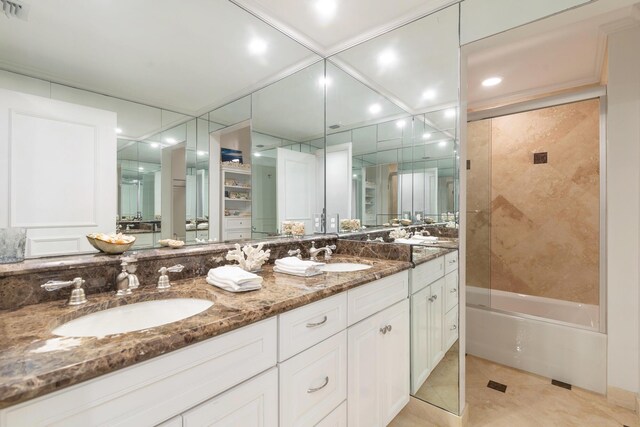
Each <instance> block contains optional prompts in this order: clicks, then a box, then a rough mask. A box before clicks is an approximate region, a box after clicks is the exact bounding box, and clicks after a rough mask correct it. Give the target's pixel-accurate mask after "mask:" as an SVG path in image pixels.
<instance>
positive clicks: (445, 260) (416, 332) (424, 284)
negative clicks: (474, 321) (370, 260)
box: [410, 251, 459, 393]
mask: <svg viewBox="0 0 640 427" xmlns="http://www.w3.org/2000/svg"><path fill="white" fill-rule="evenodd" d="M457 268H458V252H457V251H454V252H450V253H448V254H446V255H445V256H441V257H439V258H436V259H435V260H432V261H429V262H427V263H425V264H422V265H420V266H418V267H417V268H415V269H414V270H412V271H411V275H410V282H411V284H410V287H411V290H412V295H411V392H412V393H416V392H417V391H418V390H419V389H420V387H421V386H422V384H423V383H424V381H425V380H426V379H427V377H428V376H429V374H431V372H432V371H433V369H434V368H435V367H436V366H437V365H438V363H440V361H441V360H442V358H443V357H444V355H445V353H446V352H447V351H448V350H449V348H450V347H451V346H452V345H453V343H455V341H456V340H457V339H458V293H459V292H458V269H457ZM445 274H446V275H445Z"/></svg>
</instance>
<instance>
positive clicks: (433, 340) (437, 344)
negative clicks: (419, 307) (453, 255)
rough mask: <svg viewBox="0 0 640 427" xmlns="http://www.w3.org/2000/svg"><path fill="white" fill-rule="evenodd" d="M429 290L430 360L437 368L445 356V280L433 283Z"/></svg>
mask: <svg viewBox="0 0 640 427" xmlns="http://www.w3.org/2000/svg"><path fill="white" fill-rule="evenodd" d="M429 288H430V289H431V297H430V298H429V306H430V307H431V308H430V310H429V360H430V364H431V366H432V367H435V366H436V365H437V364H438V363H439V362H440V360H442V357H443V356H444V345H445V343H444V329H443V328H444V278H442V279H440V280H438V281H436V282H433V283H432V284H431V285H430V286H429Z"/></svg>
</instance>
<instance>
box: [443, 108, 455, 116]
mask: <svg viewBox="0 0 640 427" xmlns="http://www.w3.org/2000/svg"><path fill="white" fill-rule="evenodd" d="M444 116H445V117H455V116H456V109H455V108H449V109H448V110H444Z"/></svg>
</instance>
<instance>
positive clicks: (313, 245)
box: [311, 241, 316, 249]
mask: <svg viewBox="0 0 640 427" xmlns="http://www.w3.org/2000/svg"><path fill="white" fill-rule="evenodd" d="M315 248H316V242H315V241H311V249H315Z"/></svg>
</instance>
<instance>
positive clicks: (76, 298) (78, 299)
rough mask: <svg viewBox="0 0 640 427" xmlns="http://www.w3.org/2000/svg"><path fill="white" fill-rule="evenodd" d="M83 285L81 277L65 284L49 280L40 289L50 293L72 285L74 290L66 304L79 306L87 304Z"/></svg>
mask: <svg viewBox="0 0 640 427" xmlns="http://www.w3.org/2000/svg"><path fill="white" fill-rule="evenodd" d="M84 283H85V281H84V280H82V277H76V278H75V279H73V280H69V281H66V282H65V281H61V280H49V281H48V282H47V283H45V284H44V285H41V286H40V287H41V288H44V289H46V290H47V291H49V292H51V291H56V290H58V289H62V288H66V287H67V286H72V285H73V287H74V288H73V290H72V291H71V296H70V297H69V301H68V302H67V304H68V305H80V304H84V303H86V302H87V297H86V296H85V294H84V289H82V285H84Z"/></svg>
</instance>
